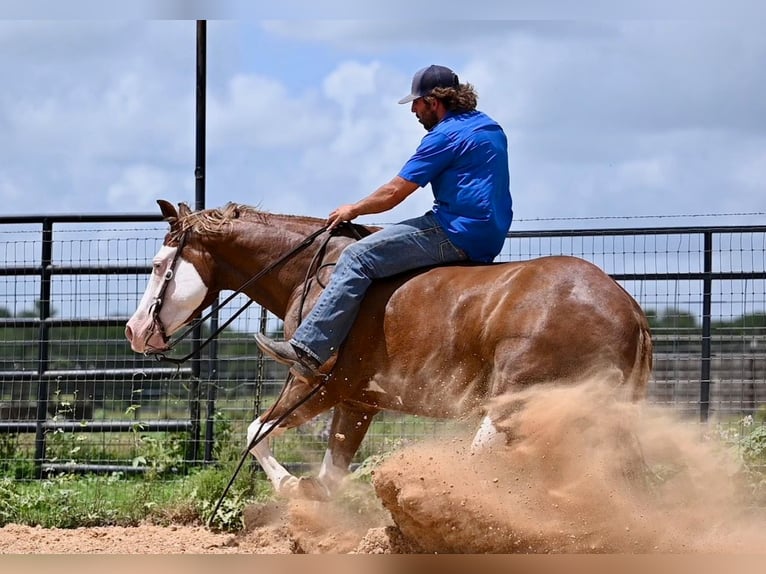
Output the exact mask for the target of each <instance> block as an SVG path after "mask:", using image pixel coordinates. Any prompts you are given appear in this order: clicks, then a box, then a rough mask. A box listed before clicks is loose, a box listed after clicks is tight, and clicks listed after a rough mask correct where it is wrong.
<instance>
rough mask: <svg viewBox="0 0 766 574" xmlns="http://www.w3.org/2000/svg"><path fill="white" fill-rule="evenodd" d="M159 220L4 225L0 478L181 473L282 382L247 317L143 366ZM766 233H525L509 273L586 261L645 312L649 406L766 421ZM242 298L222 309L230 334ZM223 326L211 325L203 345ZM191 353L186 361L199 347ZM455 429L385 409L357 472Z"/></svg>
mask: <svg viewBox="0 0 766 574" xmlns="http://www.w3.org/2000/svg"><path fill="white" fill-rule="evenodd" d="M159 219H160V218H159V216H156V217H155V216H148V215H143V214H141V215H129V214H128V215H122V216H60V217H37V218H36V217H26V218H10V217H7V218H0V246H2V247H1V248H2V253H0V338H1V339H2V343H3V344H2V346H0V476H11V477H14V478H17V479H32V478H36V477H40V476H45V475H47V474H49V473H51V472H61V471H71V472H122V473H134V472H147V471H162V472H169V473H171V474H172V473H176V472H178V473H181V472H183V471H184V469H185V468H188V467H189V466H190V465H200V464H207V463H211V462H214V461H215V460H216V459H217V458H218V457H219V456H220V455H221V449H226V448H228V449H233V448H236V449H239V450H241V449H242V448H243V447H244V444H245V434H246V429H247V426H248V425H249V424H250V422H251V421H252V420H253V419H254V418H255V417H257V416H258V415H259V414H260V413H262V412H263V411H264V410H265V409H267V408H268V407H269V406H270V405H271V404H272V403H273V401H274V400H275V398H276V396H277V395H278V393H279V390H280V389H281V387H282V384H283V381H284V380H285V376H286V370H285V369H284V367H282V366H281V365H277V364H275V363H274V362H273V361H271V360H269V359H264V357H262V356H261V354H260V352H259V351H258V349H257V347H256V345H255V342H254V340H253V337H252V335H253V334H254V333H255V332H257V331H263V332H266V333H269V334H272V335H277V336H279V335H280V334H281V329H282V324H281V322H280V321H279V320H278V319H277V318H275V317H274V316H272V315H270V314H268V313H267V312H266V311H265V310H263V309H262V308H260V307H259V306H258V305H251V306H250V307H249V308H248V309H247V310H246V311H245V312H244V313H242V314H241V315H240V316H239V317H238V318H237V319H236V320H235V321H234V322H233V323H232V324H231V325H230V326H229V327H228V328H227V329H226V330H225V331H224V332H223V333H222V334H221V335H220V336H219V337H218V339H217V340H216V343H215V345H211V346H210V347H207V348H206V349H204V351H203V352H202V353H201V357H200V358H199V359H197V360H193V361H190V362H189V364H188V365H187V364H185V365H182V366H181V367H180V368H178V367H176V366H173V365H169V364H166V363H159V362H157V361H156V360H154V359H152V358H151V357H144V356H140V355H137V354H135V353H133V352H132V351H131V349H130V347H129V345H128V343H127V341H126V340H125V337H124V326H125V322H126V321H127V318H128V317H129V316H130V315H131V314H132V312H133V310H134V309H135V308H136V306H137V304H138V301H139V299H140V297H141V295H142V294H143V291H144V288H145V285H146V281H147V278H148V275H149V272H150V262H151V259H152V257H153V256H154V254H155V253H156V252H157V250H158V249H159V248H160V246H161V245H162V240H163V237H164V234H165V232H166V230H167V224H165V223H163V222H161V221H159ZM764 253H766V227H761V226H745V227H722V228H711V227H699V228H647V229H596V230H577V231H528V232H514V233H512V234H511V235H510V236H509V238H508V240H507V241H506V246H505V249H504V251H503V253H502V254H501V255H500V256H499V257H498V260H499V261H509V260H521V259H528V258H531V257H538V256H543V255H549V254H569V255H576V256H579V257H582V258H584V259H587V260H589V261H592V262H593V263H595V264H597V265H599V266H600V267H602V268H603V269H604V270H605V271H607V272H608V273H610V274H611V275H612V276H613V277H615V279H617V280H618V281H619V282H620V283H621V284H622V285H623V287H625V288H626V289H627V290H628V291H629V292H630V293H631V294H632V295H633V296H634V297H635V298H636V299H637V300H638V302H639V303H640V304H641V306H642V307H643V308H644V310H645V311H646V312H647V314H648V315H649V318H650V321H651V324H652V331H653V336H654V341H655V357H654V358H655V361H654V363H655V366H654V372H653V376H652V379H651V382H650V387H649V400H650V401H652V402H655V403H657V404H662V405H666V406H668V407H670V408H672V409H674V410H676V411H678V412H680V413H682V414H683V415H685V416H688V417H690V418H691V419H695V420H697V419H701V420H703V421H704V420H708V419H710V418H712V417H714V418H715V420H717V421H724V422H726V421H729V422H731V423H732V424H734V423H735V422H736V421H738V420H740V419H741V418H742V417H745V416H750V417H756V419H757V418H758V417H760V419H759V420H763V418H764V416H766V410H765V409H766V383H765V382H764V381H765V380H766V353H765V352H764V351H766V264H765V262H764ZM245 302H246V301H245V300H244V298H243V297H242V296H239V297H237V298H235V299H234V300H233V301H232V302H231V303H230V304H228V305H227V306H226V307H225V308H224V309H222V310H221V314H220V317H219V320H220V322H221V323H223V322H224V321H225V320H226V319H227V318H228V317H230V316H231V314H232V313H234V312H236V311H237V310H238V309H239V308H240V307H241V306H242V305H243V304H244V303H245ZM211 329H212V328H211V326H210V325H205V326H203V327H202V330H201V335H202V337H204V336H205V335H206V334H207V333H209V332H211ZM193 348H194V347H193V343H189V342H184V343H182V344H181V345H179V347H178V348H177V349H176V354H177V355H178V356H182V355H184V354H186V353H187V352H189V351H191V350H192V349H193ZM329 420H330V415H329V414H327V415H323V416H321V417H319V418H318V419H316V420H315V421H312V422H311V423H310V424H307V425H304V426H303V427H301V428H299V429H295V430H293V431H290V432H288V433H285V434H284V435H283V436H281V437H279V438H277V439H275V440H274V441H273V448H274V451H275V455H276V456H277V458H279V459H280V461H283V462H285V464H286V466H288V468H293V469H295V468H298V467H311V466H312V465H318V464H319V463H320V462H321V458H322V456H323V453H324V449H325V446H326V441H327V438H328V433H329ZM450 424H455V423H445V422H440V421H433V420H428V419H424V418H422V417H413V416H404V415H399V414H396V413H381V414H380V415H378V417H376V421H375V422H374V423H373V425H372V427H371V429H370V431H369V433H368V435H367V437H366V439H365V441H364V443H363V445H362V447H361V449H360V452H359V453H358V455H357V460H358V461H361V460H364V458H366V457H367V456H370V455H373V454H378V453H383V452H387V451H389V450H391V449H392V448H395V447H397V446H399V445H401V444H403V443H405V442H407V441H412V440H417V439H420V438H423V437H428V436H434V435H436V434H438V433H440V432H441V431H442V429H443V428H444V426H445V425H450Z"/></svg>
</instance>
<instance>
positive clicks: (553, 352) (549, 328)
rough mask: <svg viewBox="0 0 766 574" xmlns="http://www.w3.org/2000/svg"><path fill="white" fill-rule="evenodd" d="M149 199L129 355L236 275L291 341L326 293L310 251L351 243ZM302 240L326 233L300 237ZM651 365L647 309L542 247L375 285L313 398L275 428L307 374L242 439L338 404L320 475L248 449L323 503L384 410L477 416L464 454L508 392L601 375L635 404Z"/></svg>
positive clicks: (495, 436)
mask: <svg viewBox="0 0 766 574" xmlns="http://www.w3.org/2000/svg"><path fill="white" fill-rule="evenodd" d="M158 203H159V205H160V208H161V211H162V214H163V215H164V217H165V219H166V220H167V221H168V222H169V223H170V231H169V232H168V234H167V235H166V236H165V240H164V245H163V246H162V248H161V249H160V250H159V252H158V253H157V255H156V256H155V258H154V261H153V271H152V275H151V277H150V279H149V284H148V286H147V289H146V292H145V293H144V295H143V298H142V299H141V302H140V303H139V307H138V309H137V310H136V312H135V313H134V315H133V316H132V317H131V318H130V320H129V321H128V323H127V326H126V329H125V335H126V337H127V339H128V340H129V341H130V344H131V347H132V349H133V350H134V351H136V352H139V353H160V352H163V351H164V350H166V349H167V348H168V341H169V339H168V337H169V336H170V335H172V334H173V333H174V332H176V331H178V330H179V329H180V328H181V327H182V326H184V325H186V324H187V323H189V322H190V321H191V320H192V319H193V318H195V317H198V316H199V315H200V313H201V312H202V311H203V310H204V309H205V308H207V307H208V306H209V305H210V304H211V303H212V302H213V300H214V299H215V297H216V296H217V295H218V293H219V292H220V291H222V290H232V291H235V290H238V289H240V287H241V286H243V285H246V286H245V287H244V288H243V292H244V293H245V294H247V296H249V297H250V298H251V299H253V300H254V301H256V302H257V303H259V304H260V305H262V306H263V307H265V308H266V309H268V310H269V311H271V312H272V313H273V314H275V315H276V316H278V317H280V318H281V319H283V320H284V323H285V334H286V336H289V335H290V334H291V333H292V332H293V331H294V330H295V328H296V327H297V325H298V324H299V321H300V316H299V315H300V314H301V313H302V314H303V315H305V313H307V312H308V310H310V308H311V305H312V304H313V302H314V301H315V300H316V298H317V296H318V295H319V293H320V291H321V289H322V283H321V281H318V280H317V278H316V277H315V276H314V272H315V270H316V267H317V266H316V263H317V259H318V258H319V257H320V255H321V257H322V261H324V262H334V261H336V260H337V258H338V256H339V254H340V252H341V251H342V250H343V248H344V247H345V246H347V245H348V244H349V243H350V242H352V241H355V240H356V238H355V237H354V235H353V234H352V233H351V228H352V226H351V225H349V226H347V227H346V228H345V229H344V228H341V231H340V232H339V233H336V232H335V231H337V230H335V231H334V232H333V234H331V235H329V236H328V234H327V233H326V232H321V228H322V226H323V223H324V222H323V221H322V220H319V219H316V218H310V217H299V216H292V215H275V214H270V213H265V212H262V211H258V210H256V209H254V208H251V207H247V206H243V205H236V204H233V203H229V204H227V205H226V206H224V207H223V208H221V209H208V210H202V211H197V212H192V211H191V210H190V209H189V207H188V206H187V205H186V204H183V203H182V204H179V209H178V211H177V210H176V208H175V206H173V205H172V204H170V203H168V202H167V201H164V200H159V201H158ZM358 228H360V229H364V230H365V232H367V233H369V232H374V231H375V228H362V227H361V226H358ZM312 234H315V235H316V236H317V237H323V238H324V240H326V241H314V242H312V243H309V244H306V238H307V237H309V236H311V235H312ZM299 246H301V247H305V248H302V249H298V247H299ZM285 255H287V256H286V257H285ZM264 271H267V272H265V273H264ZM307 277H308V278H309V280H308V282H307ZM253 279H257V280H253ZM651 366H652V341H651V336H650V332H649V326H648V323H647V320H646V317H645V315H644V313H643V311H642V310H641V308H640V307H639V305H638V304H637V303H636V301H635V300H634V299H633V298H632V297H631V296H630V295H629V294H628V293H627V292H626V291H625V290H624V289H623V288H622V287H620V286H619V285H618V284H617V283H616V282H615V281H614V280H612V279H611V278H610V277H609V276H608V275H607V274H605V273H604V272H603V271H602V270H600V269H599V268H598V267H596V266H595V265H593V264H591V263H589V262H587V261H584V260H582V259H578V258H575V257H568V256H552V257H541V258H538V259H533V260H530V261H519V262H511V263H496V264H488V265H463V264H458V265H450V266H442V267H433V268H428V269H425V270H421V271H418V272H412V273H407V274H403V275H400V276H396V277H394V278H391V279H386V280H381V281H377V282H375V283H374V284H373V286H372V287H371V289H370V290H369V291H368V293H367V295H366V296H365V300H364V303H363V306H362V309H361V311H360V313H359V316H358V318H357V320H356V322H355V323H354V326H353V328H352V330H351V333H350V334H349V336H348V338H347V340H346V342H345V343H344V345H343V346H342V347H341V349H340V351H339V353H338V355H337V357H336V360H335V361H334V364H327V365H325V366H323V370H325V371H327V375H326V378H325V380H324V386H323V387H322V389H321V392H320V393H316V394H315V395H314V396H312V397H311V398H310V400H307V401H306V402H305V403H304V404H303V405H301V406H300V407H299V408H298V409H297V410H295V411H294V412H293V413H292V414H289V416H286V418H285V417H283V418H284V420H283V421H282V422H281V423H279V424H277V423H278V419H279V418H280V417H282V416H283V415H286V413H287V412H288V409H289V407H290V406H291V405H294V404H296V402H297V401H299V400H300V399H302V398H306V396H307V395H308V394H309V393H310V391H311V390H312V389H315V388H316V384H317V382H316V381H303V380H299V379H292V380H289V381H288V382H287V383H286V386H285V388H284V390H283V395H282V400H280V401H279V402H278V403H277V404H276V405H274V406H273V407H272V408H271V409H270V410H269V411H267V412H266V413H264V414H263V415H261V416H260V417H259V418H257V419H256V420H255V421H253V423H252V424H251V425H250V426H249V427H248V445H250V444H252V443H251V442H250V441H251V439H252V438H253V437H254V436H255V435H256V433H262V432H271V431H275V432H277V433H278V432H282V431H284V430H286V429H288V428H293V427H297V426H299V425H301V424H302V423H304V422H306V421H308V420H310V419H312V418H313V417H315V416H316V415H318V414H320V413H322V412H325V411H328V410H329V409H331V408H334V412H333V419H332V426H331V432H330V439H329V443H328V448H327V451H326V453H325V456H324V459H323V462H322V465H321V468H320V470H319V473H318V475H317V477H316V478H314V479H300V480H299V479H298V478H296V477H294V476H293V475H291V474H290V473H289V472H288V471H287V470H286V469H285V468H284V467H283V466H282V465H280V464H279V462H277V460H276V459H275V458H274V457H273V455H272V453H271V451H270V449H269V446H268V443H267V442H266V441H262V442H260V443H259V444H258V445H257V446H255V447H254V448H252V449H251V451H250V452H251V453H252V454H253V455H254V456H255V457H256V459H257V460H258V462H259V463H260V465H261V466H262V468H263V470H264V471H265V473H266V475H267V477H268V478H269V480H270V481H271V483H272V484H273V486H274V488H275V490H276V491H277V493H279V494H281V495H286V496H301V497H316V498H323V497H327V496H329V495H331V494H332V493H333V492H334V491H335V490H336V489H337V488H338V486H339V485H340V482H341V480H342V479H343V477H344V476H345V475H346V474H347V473H348V468H349V465H350V463H351V461H352V458H353V456H354V454H355V453H356V451H357V449H358V448H359V445H360V444H361V442H362V439H363V438H364V436H365V433H366V432H367V429H368V427H369V425H370V423H371V422H372V419H373V416H374V415H375V414H376V413H378V412H380V411H381V410H394V411H399V412H403V413H411V414H417V415H422V416H428V417H439V418H450V417H464V416H467V415H468V414H471V413H478V414H479V415H480V416H483V418H482V422H481V424H480V428H479V429H478V432H477V433H476V436H475V437H474V441H473V448H475V449H479V448H483V447H486V446H487V445H491V444H495V443H496V442H497V441H498V440H505V438H506V437H505V436H503V434H502V433H501V432H500V431H499V430H498V423H499V422H502V420H501V419H502V418H503V417H505V416H506V414H504V413H503V412H502V409H501V408H500V407H499V406H498V405H499V403H501V402H502V401H501V400H498V399H502V397H504V396H508V395H509V394H511V393H513V392H514V391H515V390H517V389H520V388H523V387H526V386H527V385H532V384H539V383H552V382H555V383H557V384H559V383H576V382H579V381H582V380H584V379H585V378H587V377H590V376H599V375H604V376H608V377H611V378H612V380H613V381H614V386H615V388H616V389H618V394H619V395H620V396H621V397H624V398H626V399H630V400H638V399H641V398H643V396H644V394H645V388H646V384H647V381H648V378H649V374H650V371H651ZM493 399H494V400H493Z"/></svg>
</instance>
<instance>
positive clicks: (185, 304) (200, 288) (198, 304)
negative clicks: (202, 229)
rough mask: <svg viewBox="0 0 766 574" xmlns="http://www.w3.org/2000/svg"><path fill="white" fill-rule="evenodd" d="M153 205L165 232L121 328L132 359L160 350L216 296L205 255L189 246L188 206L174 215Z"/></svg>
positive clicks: (165, 205)
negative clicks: (134, 354)
mask: <svg viewBox="0 0 766 574" xmlns="http://www.w3.org/2000/svg"><path fill="white" fill-rule="evenodd" d="M157 203H158V204H159V205H160V210H161V211H162V215H163V216H164V217H165V220H166V221H167V222H168V223H170V231H169V232H168V233H167V235H166V236H165V240H164V243H163V245H162V247H161V248H160V250H159V251H158V252H157V254H156V255H155V256H154V259H153V260H152V273H151V276H150V277H149V283H148V285H147V286H146V291H144V295H143V297H142V298H141V301H140V303H139V304H138V308H137V309H136V311H135V313H133V316H132V317H131V318H130V319H129V320H128V323H127V325H126V327H125V337H126V338H127V339H128V341H130V346H131V348H132V349H133V350H134V351H136V352H138V353H152V352H160V351H164V350H166V349H167V348H168V338H169V337H170V336H171V335H172V334H173V333H174V332H176V331H178V329H180V328H181V327H183V326H184V325H186V324H187V323H189V322H190V321H191V320H192V319H193V318H194V317H196V316H198V315H199V313H200V312H201V311H202V310H203V309H204V308H206V307H207V306H208V305H210V304H211V303H212V301H213V300H214V299H215V296H216V294H217V291H214V290H213V289H211V288H210V283H211V279H210V275H211V274H210V273H209V271H210V270H211V268H212V266H211V265H210V261H209V255H207V254H206V253H204V252H202V251H200V250H199V249H196V248H195V247H194V245H193V243H192V241H191V237H190V234H192V233H193V232H192V231H191V230H190V228H189V226H188V225H187V221H188V219H189V218H190V216H191V215H192V212H191V210H190V209H189V206H188V205H186V204H185V203H181V204H179V209H178V210H176V208H175V206H174V205H173V204H171V203H169V202H167V201H165V200H162V199H160V200H158V201H157ZM205 275H207V277H205Z"/></svg>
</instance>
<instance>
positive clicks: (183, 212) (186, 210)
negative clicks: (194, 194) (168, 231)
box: [178, 203, 192, 217]
mask: <svg viewBox="0 0 766 574" xmlns="http://www.w3.org/2000/svg"><path fill="white" fill-rule="evenodd" d="M191 212H192V211H191V208H190V207H189V204H188V203H179V204H178V215H179V216H180V217H186V216H187V215H189V214H190V213H191Z"/></svg>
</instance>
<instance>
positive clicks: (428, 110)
mask: <svg viewBox="0 0 766 574" xmlns="http://www.w3.org/2000/svg"><path fill="white" fill-rule="evenodd" d="M437 105H438V102H437V101H436V100H435V99H433V98H417V99H416V100H413V101H412V108H411V110H412V113H413V114H415V116H416V117H417V118H418V121H419V122H420V123H421V124H423V127H424V128H426V131H429V132H430V131H431V130H432V129H434V126H435V125H436V124H438V123H439V116H438V115H437V114H436V106H437Z"/></svg>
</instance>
